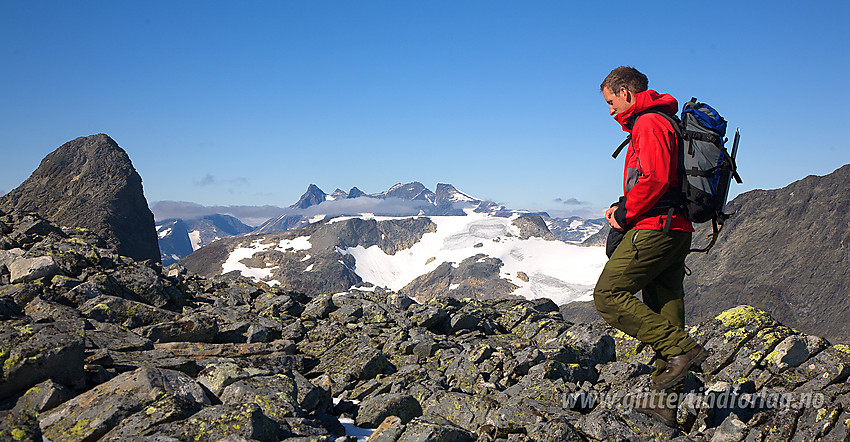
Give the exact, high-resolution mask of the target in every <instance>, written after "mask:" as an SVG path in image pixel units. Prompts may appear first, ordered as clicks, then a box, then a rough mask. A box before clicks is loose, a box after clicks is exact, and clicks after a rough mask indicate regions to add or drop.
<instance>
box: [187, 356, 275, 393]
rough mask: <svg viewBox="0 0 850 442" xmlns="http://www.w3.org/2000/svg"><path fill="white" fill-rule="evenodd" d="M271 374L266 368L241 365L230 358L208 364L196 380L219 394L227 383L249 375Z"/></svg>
mask: <svg viewBox="0 0 850 442" xmlns="http://www.w3.org/2000/svg"><path fill="white" fill-rule="evenodd" d="M270 374H272V373H271V372H269V371H268V370H264V369H260V368H254V367H242V366H240V365H239V364H237V363H236V362H233V361H232V360H223V361H221V362H213V363H210V364H208V365H207V366H206V367H204V369H203V370H201V372H200V373H198V377H197V381H198V383H200V384H201V385H203V386H204V387H207V388H208V389H209V390H210V391H211V392H212V393H213V394H214V395H216V396H221V394H222V393H223V392H224V389H225V387H227V386H228V385H230V384H232V383H234V382H236V381H240V380H242V379H247V378H249V377H251V376H266V375H270Z"/></svg>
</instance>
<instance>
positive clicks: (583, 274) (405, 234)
mask: <svg viewBox="0 0 850 442" xmlns="http://www.w3.org/2000/svg"><path fill="white" fill-rule="evenodd" d="M418 195H422V193H421V192H420V193H418ZM605 260H606V257H605V252H604V249H603V248H600V247H581V246H578V245H575V244H568V243H565V242H563V241H558V240H557V239H556V238H555V237H554V235H552V233H551V232H550V231H549V229H548V228H547V227H546V224H545V223H544V221H543V219H542V217H540V216H522V217H521V216H512V217H503V216H495V215H493V214H489V213H477V212H475V211H473V210H469V209H468V211H467V212H466V214H465V216H415V217H381V216H371V217H364V216H357V217H351V216H347V217H346V216H343V217H336V218H332V219H325V220H322V221H319V222H315V223H312V224H309V225H307V226H305V227H303V228H300V229H298V230H295V231H288V232H282V233H271V234H261V235H253V234H252V235H248V236H242V237H237V238H229V239H223V240H220V241H217V242H215V243H213V244H210V245H208V246H206V247H204V248H202V249H200V250H198V251H196V252H195V253H193V254H192V255H190V256H188V257H186V258H184V259H183V260H182V261H181V264H182V265H184V266H186V267H187V268H188V269H189V270H191V271H193V272H197V273H199V274H202V275H215V274H228V273H232V274H235V275H242V276H246V277H250V278H253V279H255V280H258V281H264V282H265V283H267V284H269V285H275V286H280V287H281V288H283V289H287V290H297V291H300V292H304V293H307V294H318V293H335V292H339V291H345V290H348V289H349V288H351V287H353V286H360V287H363V286H364V285H365V286H379V287H384V288H387V289H390V290H394V291H398V292H400V293H404V294H407V295H408V296H411V297H414V298H416V299H418V300H420V301H424V300H427V299H430V298H432V297H435V296H454V297H458V298H477V299H483V298H501V297H506V296H522V297H525V298H541V297H546V298H550V299H552V300H554V301H555V302H556V303H558V304H563V303H567V302H571V301H575V300H586V299H589V298H588V297H589V294H590V292H591V290H592V287H593V284H594V283H595V282H596V279H597V278H598V276H599V272H600V271H601V269H602V266H603V265H604V262H605Z"/></svg>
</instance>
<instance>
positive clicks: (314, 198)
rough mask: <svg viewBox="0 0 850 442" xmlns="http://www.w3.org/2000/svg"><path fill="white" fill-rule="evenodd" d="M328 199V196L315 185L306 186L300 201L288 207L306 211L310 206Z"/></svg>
mask: <svg viewBox="0 0 850 442" xmlns="http://www.w3.org/2000/svg"><path fill="white" fill-rule="evenodd" d="M327 198H328V194H326V193H325V192H323V191H322V189H319V186H317V185H315V184H310V185H309V186H307V191H306V192H304V194H303V195H301V199H299V200H298V202H297V203H295V204H293V205H291V206H289V207H290V208H293V209H306V208H308V207H310V206H315V205H316V204H321V203H322V202H324V201H325V200H326V199H327Z"/></svg>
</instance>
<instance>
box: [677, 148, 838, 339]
mask: <svg viewBox="0 0 850 442" xmlns="http://www.w3.org/2000/svg"><path fill="white" fill-rule="evenodd" d="M848 181H850V164H848V165H845V166H842V167H840V168H838V169H837V170H835V171H834V172H832V173H830V174H827V175H825V176H814V175H812V176H808V177H806V178H803V179H801V180H799V181H796V182H794V183H791V184H789V185H788V186H786V187H783V188H781V189H775V190H754V191H750V192H747V193H744V194H741V195H739V196H738V197H736V198H735V199H734V200H732V201H730V202H729V204H728V205H727V212H729V213H734V215H733V216H732V217H731V218H729V220H727V221H726V225H725V226H724V228H723V231H722V232H721V234H720V238H719V239H718V241H717V244H716V245H715V246H714V248H713V249H712V250H711V252H710V253H708V254H701V253H692V254H691V255H690V256H689V257H688V262H687V264H688V266H689V267H690V268H691V269H692V274H691V275H690V276H688V277H687V278H685V293H686V296H688V297H687V298H686V299H685V306H686V309H687V311H686V313H687V315H688V318H689V320H691V321H702V320H705V319H707V318H710V317H712V316H714V315H716V314H717V313H719V312H720V311H722V310H724V309H727V308H730V307H733V306H735V305H739V304H748V305H753V306H756V307H758V308H760V309H763V310H766V311H768V312H770V314H771V315H772V316H774V317H776V318H777V319H779V320H780V321H782V322H783V323H785V324H788V325H789V326H791V327H794V328H798V329H802V330H809V331H810V332H811V333H815V334H818V335H820V336H824V337H826V338H828V339H832V340H839V341H847V340H850V297H848V296H847V292H848V291H850V279H848V278H847V275H848V274H850V192H847V182H848ZM707 224H710V223H707ZM710 232H711V226H710V225H701V226H700V228H699V229H698V230H697V232H696V233H695V234H694V241H695V242H696V243H698V244H705V243H706V242H707V241H705V240H703V239H702V238H704V237H705V236H706V235H707V234H708V233H710Z"/></svg>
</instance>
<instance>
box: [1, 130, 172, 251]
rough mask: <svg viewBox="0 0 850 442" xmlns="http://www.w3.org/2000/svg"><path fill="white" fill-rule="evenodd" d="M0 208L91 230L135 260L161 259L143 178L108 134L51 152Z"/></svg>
mask: <svg viewBox="0 0 850 442" xmlns="http://www.w3.org/2000/svg"><path fill="white" fill-rule="evenodd" d="M0 208H3V209H5V210H7V211H10V210H13V209H17V210H24V211H31V212H36V213H38V214H39V215H41V216H43V217H44V218H46V219H49V220H51V221H53V222H56V223H57V224H59V225H62V226H70V227H82V228H86V229H90V230H91V231H93V232H94V233H96V234H97V235H98V236H100V237H101V238H103V239H104V240H105V241H106V243H107V244H108V245H109V246H111V247H114V248H115V249H116V250H117V251H118V253H120V254H122V255H125V256H129V257H132V258H134V259H139V260H143V259H153V260H156V261H159V259H160V254H159V246H158V244H157V236H156V228H155V227H154V219H153V214H152V213H151V211H150V209H149V208H148V203H147V200H145V195H144V192H143V191H142V178H141V177H140V176H139V174H138V173H137V172H136V169H135V168H134V167H133V164H132V163H131V162H130V158H129V156H127V153H126V152H124V150H123V149H121V148H120V147H119V146H118V144H117V143H115V141H113V140H112V138H109V136H107V135H105V134H97V135H91V136H88V137H80V138H77V139H75V140H72V141H69V142H67V143H65V144H63V145H62V146H61V147H59V148H58V149H56V150H55V151H53V152H52V153H50V154H49V155H47V156H46V157H45V158H44V159H43V160H42V161H41V165H39V167H38V169H36V170H35V172H33V173H32V175H31V176H30V177H29V178H28V179H27V180H26V181H24V182H23V183H22V184H21V185H20V186H19V187H18V188H16V189H15V190H13V191H11V192H9V193H8V194H6V195H4V196H3V197H0Z"/></svg>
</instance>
